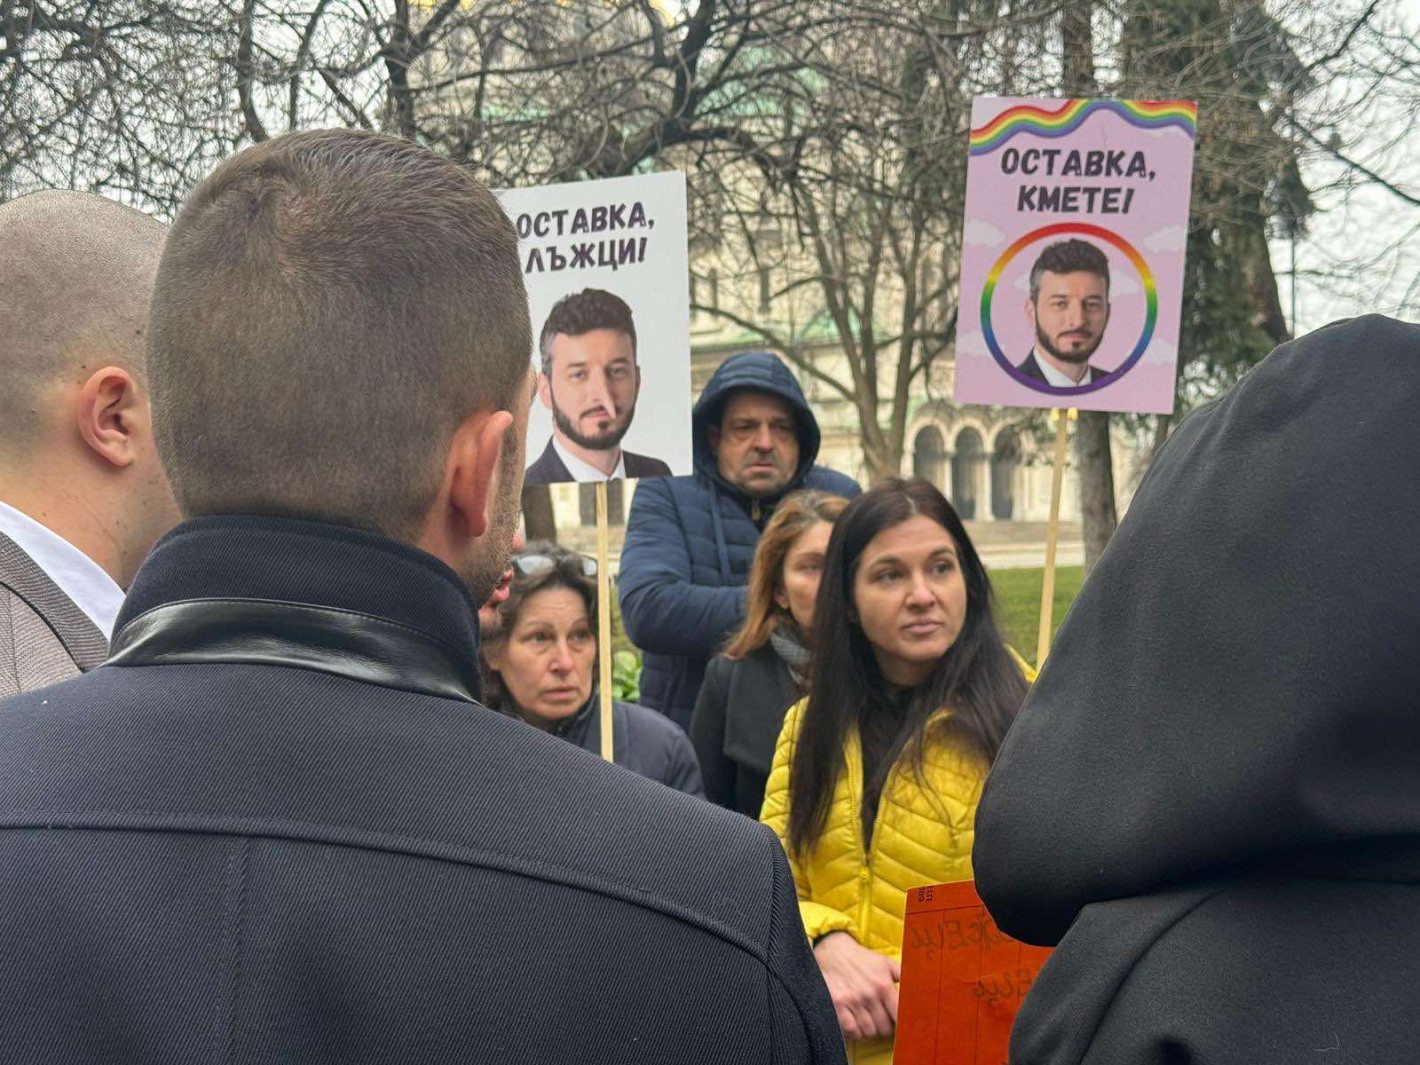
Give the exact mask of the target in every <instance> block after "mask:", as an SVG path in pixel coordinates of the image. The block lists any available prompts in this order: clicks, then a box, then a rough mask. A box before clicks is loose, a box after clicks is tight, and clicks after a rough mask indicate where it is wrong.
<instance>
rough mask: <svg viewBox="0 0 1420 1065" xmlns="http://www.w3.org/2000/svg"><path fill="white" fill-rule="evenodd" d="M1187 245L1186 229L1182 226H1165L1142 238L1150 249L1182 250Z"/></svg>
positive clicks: (1145, 245)
mask: <svg viewBox="0 0 1420 1065" xmlns="http://www.w3.org/2000/svg"><path fill="white" fill-rule="evenodd" d="M1187 246H1188V230H1187V229H1185V228H1184V227H1183V226H1166V227H1165V228H1163V229H1160V230H1157V231H1156V232H1153V233H1150V234H1149V235H1148V236H1147V237H1145V238H1144V247H1146V248H1148V249H1149V250H1150V251H1183V250H1184V249H1185V248H1186V247H1187Z"/></svg>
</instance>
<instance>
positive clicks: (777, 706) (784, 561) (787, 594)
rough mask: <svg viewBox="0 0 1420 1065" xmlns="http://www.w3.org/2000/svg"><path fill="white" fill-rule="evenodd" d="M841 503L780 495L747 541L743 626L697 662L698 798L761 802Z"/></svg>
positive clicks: (798, 692)
mask: <svg viewBox="0 0 1420 1065" xmlns="http://www.w3.org/2000/svg"><path fill="white" fill-rule="evenodd" d="M847 505H848V500H846V499H843V498H841V497H839V496H835V495H830V494H828V493H827V492H816V491H807V492H795V493H793V494H792V495H789V496H785V497H784V499H782V500H781V501H780V503H779V505H778V506H777V507H775V508H774V517H772V518H771V519H770V520H769V523H768V524H767V525H766V526H765V527H764V535H763V536H761V537H760V539H759V546H758V547H757V548H755V553H754V564H753V566H752V567H751V568H750V574H749V587H748V590H747V594H746V600H747V608H746V616H745V621H744V624H743V625H742V626H740V629H739V631H738V632H737V633H735V635H734V637H733V638H732V639H731V640H730V644H729V646H728V647H726V648H725V651H724V653H723V654H722V655H720V656H719V657H717V658H714V659H712V660H711V662H710V665H709V667H708V668H707V669H706V670H705V683H704V685H703V686H702V687H701V689H700V695H699V697H698V698H697V700H696V703H695V715H694V716H693V717H692V718H691V721H690V740H691V743H692V744H694V746H695V754H696V756H697V757H698V758H699V759H700V772H701V775H702V776H703V777H704V780H705V797H706V798H708V799H709V800H710V801H711V802H713V803H718V804H719V805H720V806H725V807H728V808H729V809H731V810H738V811H739V812H740V813H742V814H745V815H746V816H748V817H758V816H759V810H760V807H761V806H763V804H764V785H765V782H766V781H767V780H768V779H769V767H770V765H771V763H772V762H773V761H774V744H775V741H776V740H778V738H779V730H780V728H781V727H782V726H783V724H784V715H785V714H786V713H788V710H789V707H791V706H793V705H794V703H796V702H798V701H799V700H800V699H802V698H803V696H804V692H805V690H806V685H807V683H808V671H809V646H810V644H811V643H812V639H813V612H814V599H815V597H816V596H817V595H818V583H819V574H820V573H821V572H822V570H823V556H824V551H825V550H826V549H827V547H828V535H829V533H830V532H832V531H833V522H834V520H835V519H836V518H837V517H838V515H839V513H840V512H842V510H843V508H844V507H845V506H847Z"/></svg>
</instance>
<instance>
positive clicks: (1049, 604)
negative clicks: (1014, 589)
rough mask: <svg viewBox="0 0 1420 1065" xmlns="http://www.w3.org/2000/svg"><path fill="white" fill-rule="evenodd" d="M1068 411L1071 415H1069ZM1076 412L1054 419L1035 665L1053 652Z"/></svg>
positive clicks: (1060, 412) (1059, 412) (1059, 413)
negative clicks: (1063, 503) (1065, 485)
mask: <svg viewBox="0 0 1420 1065" xmlns="http://www.w3.org/2000/svg"><path fill="white" fill-rule="evenodd" d="M1067 414H1068V416H1067ZM1074 414H1075V412H1074V411H1073V410H1071V411H1068V412H1066V411H1063V410H1056V411H1052V412H1051V415H1052V417H1054V418H1055V468H1054V469H1053V470H1052V471H1051V476H1050V528H1049V529H1048V530H1047V531H1046V534H1045V579H1044V580H1042V581H1041V586H1040V635H1039V636H1038V637H1037V638H1036V643H1035V668H1036V669H1040V668H1041V667H1042V666H1043V665H1045V657H1046V655H1048V654H1050V636H1051V631H1050V621H1051V614H1052V613H1054V607H1055V545H1056V541H1057V540H1059V538H1060V486H1061V484H1062V482H1063V481H1064V479H1065V444H1066V441H1067V440H1068V434H1069V426H1070V418H1071V417H1073V416H1074Z"/></svg>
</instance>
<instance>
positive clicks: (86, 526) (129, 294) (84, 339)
mask: <svg viewBox="0 0 1420 1065" xmlns="http://www.w3.org/2000/svg"><path fill="white" fill-rule="evenodd" d="M164 234H165V227H164V226H163V225H161V224H160V223H158V222H155V221H154V220H153V219H151V218H149V217H147V216H146V215H144V214H141V213H140V212H138V211H134V210H132V209H130V208H128V207H124V206H122V205H121V204H117V203H114V202H112V201H110V200H105V199H102V198H101V197H98V196H90V195H87V194H84V193H78V192H41V193H35V194H33V195H30V196H23V197H21V198H19V199H16V200H11V201H9V202H8V203H4V204H0V381H3V382H4V386H3V388H0V697H3V696H6V695H12V694H15V693H17V692H22V691H28V690H30V689H33V688H38V687H42V686H44V685H47V684H53V683H56V682H58V681H61V680H65V679H67V678H69V677H72V676H74V675H76V674H78V673H81V672H85V671H87V670H89V669H92V668H93V667H94V666H96V665H98V664H99V663H100V662H102V661H103V660H104V658H105V656H106V655H107V653H108V640H109V636H110V634H111V633H112V631H113V623H114V619H115V617H116V616H117V614H118V608H119V605H120V604H121V603H122V601H123V589H124V588H125V587H126V586H127V585H128V582H129V580H130V578H132V576H133V574H134V572H135V571H136V570H137V569H138V565H139V563H141V562H142V561H143V558H144V556H145V555H147V553H148V549H149V548H150V547H152V545H153V543H154V541H155V540H157V538H158V537H159V536H161V535H162V533H164V532H165V531H166V530H167V529H169V528H171V527H172V526H173V525H174V524H175V523H176V522H177V520H178V512H177V508H176V505H175V504H174V502H173V496H172V492H171V490H170V489H169V488H168V483H167V478H166V477H165V476H164V474H163V470H162V467H161V466H160V465H159V462H158V454H157V450H156V448H155V446H154V443H153V433H152V426H151V416H150V412H149V405H148V393H147V390H146V388H145V387H144V372H143V348H144V343H145V334H146V332H147V318H148V298H149V295H150V294H151V292H152V286H153V279H154V277H155V275H156V273H157V267H158V260H159V257H160V255H161V254H162V248H163V237H164Z"/></svg>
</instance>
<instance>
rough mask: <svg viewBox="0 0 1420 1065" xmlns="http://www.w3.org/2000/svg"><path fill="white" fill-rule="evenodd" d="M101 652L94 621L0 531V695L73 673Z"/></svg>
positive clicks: (104, 646)
mask: <svg viewBox="0 0 1420 1065" xmlns="http://www.w3.org/2000/svg"><path fill="white" fill-rule="evenodd" d="M107 657H108V640H107V639H105V638H104V634H103V633H102V632H101V631H100V630H99V627H98V626H97V625H95V624H94V623H93V622H92V621H90V620H89V616H88V615H87V614H85V613H84V612H83V611H82V610H80V609H79V608H78V607H77V606H75V605H74V601H73V600H72V599H70V598H69V597H68V596H67V595H65V594H64V593H63V592H62V591H60V590H59V586H58V585H56V584H55V583H54V582H53V581H52V580H50V579H49V577H48V575H46V573H45V572H44V570H42V569H40V568H39V566H38V565H37V564H36V563H35V561H34V559H32V558H30V556H29V555H27V554H25V553H24V552H23V551H21V550H20V549H19V547H18V546H17V545H16V544H15V542H14V541H13V540H11V539H10V538H9V537H7V536H4V535H0V698H4V697H5V696H8V695H15V694H17V693H19V692H24V691H31V690H33V689H35V688H43V687H45V686H46V685H49V684H57V683H59V682H60V681H61V680H68V679H69V678H70V677H77V676H78V675H79V674H80V673H86V672H88V671H89V670H91V669H93V668H94V667H95V666H97V665H99V663H101V662H102V661H103V660H104V659H105V658H107Z"/></svg>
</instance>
